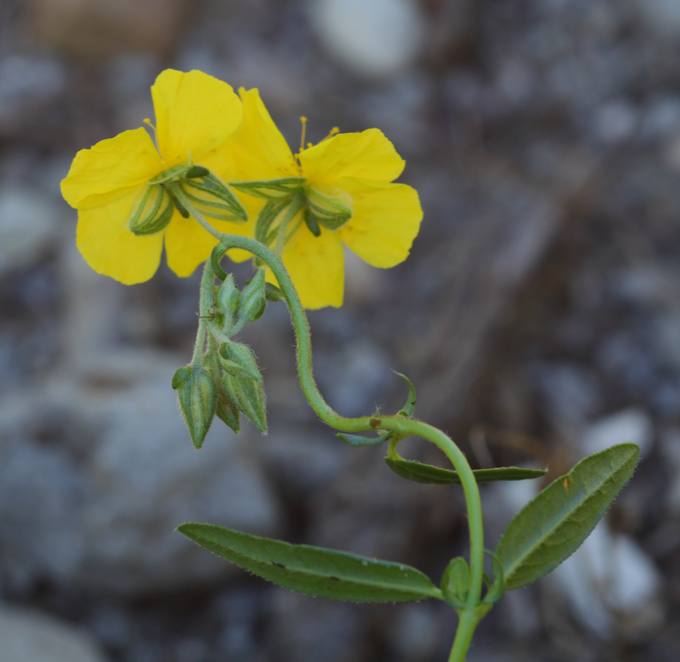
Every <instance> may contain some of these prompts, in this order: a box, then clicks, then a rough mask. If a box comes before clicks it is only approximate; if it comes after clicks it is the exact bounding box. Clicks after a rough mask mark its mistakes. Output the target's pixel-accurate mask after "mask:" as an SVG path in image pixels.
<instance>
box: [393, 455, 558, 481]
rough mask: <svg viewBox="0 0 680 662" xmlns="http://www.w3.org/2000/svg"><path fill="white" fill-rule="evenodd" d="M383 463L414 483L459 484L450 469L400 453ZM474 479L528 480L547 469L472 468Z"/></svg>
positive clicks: (545, 471) (540, 474)
mask: <svg viewBox="0 0 680 662" xmlns="http://www.w3.org/2000/svg"><path fill="white" fill-rule="evenodd" d="M385 464H387V466H388V467H389V468H390V469H392V471H394V473H395V474H397V475H398V476H401V478H406V479H407V480H412V481H414V482H416V483H426V484H430V485H451V484H454V483H455V484H460V476H459V475H458V473H457V472H456V471H453V470H452V469H444V468H443V467H436V466H434V465H432V464H426V463H425V462H418V461H416V460H406V459H404V458H403V457H401V456H400V455H397V454H396V453H393V454H391V455H388V456H387V457H386V458H385ZM472 473H473V474H474V475H475V480H476V481H477V482H478V483H489V482H493V481H501V480H530V479H534V478H541V477H542V476H544V475H545V474H546V473H547V469H526V468H524V467H492V468H489V469H473V471H472Z"/></svg>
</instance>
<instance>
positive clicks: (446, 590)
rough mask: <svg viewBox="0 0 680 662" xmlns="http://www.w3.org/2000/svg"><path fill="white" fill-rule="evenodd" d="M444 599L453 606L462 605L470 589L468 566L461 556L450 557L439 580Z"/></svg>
mask: <svg viewBox="0 0 680 662" xmlns="http://www.w3.org/2000/svg"><path fill="white" fill-rule="evenodd" d="M440 586H441V590H442V593H443V594H444V598H445V599H446V601H447V602H448V603H449V604H450V605H451V606H453V607H456V608H457V607H462V606H463V605H464V604H465V601H466V600H467V597H468V592H469V591H470V566H469V565H468V562H467V561H466V560H465V559H464V558H463V557H462V556H456V557H455V558H453V559H451V560H450V561H449V563H448V565H447V566H446V569H445V570H444V574H443V575H442V578H441V582H440Z"/></svg>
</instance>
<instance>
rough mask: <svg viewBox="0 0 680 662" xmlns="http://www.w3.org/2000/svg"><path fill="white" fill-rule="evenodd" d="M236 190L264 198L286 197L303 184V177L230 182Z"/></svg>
mask: <svg viewBox="0 0 680 662" xmlns="http://www.w3.org/2000/svg"><path fill="white" fill-rule="evenodd" d="M230 184H231V186H233V187H234V188H235V189H236V190H238V191H242V192H243V193H247V194H248V195H252V196H254V197H256V198H264V199H265V200H280V199H281V198H288V197H290V196H291V195H292V194H293V193H295V192H296V191H299V190H300V189H301V188H302V187H303V186H304V184H305V179H304V177H283V178H281V179H270V180H261V181H252V182H230Z"/></svg>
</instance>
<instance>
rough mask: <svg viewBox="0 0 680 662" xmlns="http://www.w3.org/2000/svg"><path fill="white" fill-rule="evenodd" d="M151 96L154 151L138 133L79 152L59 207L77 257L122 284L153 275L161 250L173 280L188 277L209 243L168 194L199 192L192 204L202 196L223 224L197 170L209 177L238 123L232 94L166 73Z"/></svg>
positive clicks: (197, 78) (199, 78) (189, 76)
mask: <svg viewBox="0 0 680 662" xmlns="http://www.w3.org/2000/svg"><path fill="white" fill-rule="evenodd" d="M151 96H152V99H153V105H154V111H155V115H156V125H155V136H156V145H154V143H153V141H152V139H151V137H150V135H149V133H148V132H147V131H146V130H145V129H143V128H138V129H133V130H130V131H123V132H122V133H119V134H118V135H117V136H115V137H113V138H109V139H107V140H102V141H101V142H98V143H97V144H96V145H94V146H93V147H91V148H89V149H82V150H80V151H79V152H78V153H77V154H76V156H75V158H74V160H73V163H72V165H71V169H70V170H69V172H68V175H67V176H66V177H65V178H64V179H63V180H62V182H61V192H62V195H63V196H64V198H65V200H66V201H67V202H68V203H69V204H70V205H71V206H72V207H74V208H76V209H77V210H78V229H77V245H78V249H79V250H80V252H81V253H82V255H83V257H84V258H85V260H86V261H87V263H88V264H89V265H90V266H91V267H92V269H94V270H95V271H96V272H98V273H100V274H104V275H106V276H110V277H111V278H115V279H116V280H118V281H120V282H122V283H125V284H127V285H130V284H133V283H140V282H142V281H145V280H148V279H149V278H151V276H153V274H154V273H155V272H156V269H157V268H158V265H159V263H160V257H161V251H162V249H163V243H165V251H166V255H167V260H168V265H169V266H170V268H171V269H172V270H173V271H174V272H175V273H176V274H177V275H178V276H188V275H190V274H191V273H192V272H193V271H194V269H195V268H196V267H197V266H198V264H200V263H201V262H202V261H204V260H205V259H206V258H207V256H208V255H209V253H210V250H211V249H212V247H213V246H214V245H215V243H216V241H215V239H214V238H213V237H212V236H211V235H210V234H208V232H207V231H206V230H205V229H203V228H202V227H201V226H200V225H199V224H198V223H197V222H196V221H195V220H194V219H192V218H187V217H185V215H186V209H184V208H183V206H182V204H181V202H180V201H179V200H178V199H177V197H176V196H174V195H173V186H175V187H176V186H178V185H179V183H181V184H182V187H184V188H183V189H182V190H183V191H185V192H193V193H198V197H194V198H192V200H196V201H198V202H197V205H198V204H202V203H206V200H205V198H206V196H207V197H208V199H209V201H208V202H207V204H208V205H209V206H210V208H211V209H212V210H213V211H214V212H215V213H214V214H212V216H213V218H218V219H223V220H224V219H227V218H229V216H230V210H229V205H228V204H222V202H223V201H222V202H221V201H220V200H219V199H218V198H215V196H214V195H212V191H213V189H214V190H217V191H218V194H223V195H225V196H227V197H228V196H230V194H225V193H224V187H223V186H222V188H221V189H220V188H219V186H221V185H220V184H219V182H215V180H214V177H212V175H211V174H210V173H208V172H207V170H205V168H209V169H210V170H211V171H212V166H213V163H212V160H213V159H214V158H215V153H216V152H215V150H216V149H217V148H218V147H220V145H222V144H223V143H224V142H225V141H226V140H227V138H228V137H229V136H230V135H231V134H232V133H233V132H234V130H235V129H236V128H237V127H238V125H239V124H240V122H241V118H242V109H241V102H240V100H239V98H238V97H237V96H236V94H235V93H234V91H233V90H232V88H231V86H229V85H227V84H226V83H224V82H222V81H219V80H217V79H216V78H213V77H212V76H208V75H207V74H204V73H203V72H200V71H190V72H188V73H184V72H180V71H175V70H172V69H166V70H165V71H163V72H161V74H160V75H159V76H158V77H157V78H156V81H155V82H154V84H153V85H152V87H151ZM193 165H197V166H203V167H200V168H195V167H194V168H192V166H193ZM192 177H193V179H191V178H192ZM185 185H186V186H185ZM191 187H194V188H191ZM196 187H198V188H196ZM211 187H212V188H211ZM216 187H217V188H216ZM208 189H210V191H211V193H206V191H207V190H208ZM174 190H175V191H177V188H175V189H174ZM220 192H221V193H220ZM232 197H233V196H232ZM234 201H235V199H234ZM226 202H229V200H227V201H226ZM235 204H236V205H238V203H235ZM230 209H231V212H233V211H234V207H233V206H232V207H231V208H230ZM225 210H226V211H225ZM180 212H182V213H180ZM241 212H242V210H241ZM206 214H208V213H207V212H206ZM208 215H210V214H208ZM232 215H233V214H232ZM229 227H230V226H229Z"/></svg>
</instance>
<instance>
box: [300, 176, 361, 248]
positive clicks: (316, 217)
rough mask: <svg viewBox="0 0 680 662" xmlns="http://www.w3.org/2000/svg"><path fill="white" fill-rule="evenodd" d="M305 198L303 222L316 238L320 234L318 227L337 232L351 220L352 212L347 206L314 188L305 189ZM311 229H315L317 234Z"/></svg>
mask: <svg viewBox="0 0 680 662" xmlns="http://www.w3.org/2000/svg"><path fill="white" fill-rule="evenodd" d="M305 198H306V209H305V221H306V223H307V227H309V229H310V231H311V232H312V233H313V234H314V235H315V236H317V237H318V236H319V234H320V233H321V232H320V230H318V228H319V226H320V225H321V226H323V227H324V228H327V229H328V230H337V229H338V228H341V227H342V226H343V225H344V224H345V223H347V221H349V219H350V218H352V210H351V209H350V208H349V207H348V206H347V205H345V204H343V203H342V202H341V201H340V200H338V199H337V198H334V197H332V196H329V195H326V194H324V193H321V192H320V191H317V190H316V189H314V188H311V187H309V188H306V189H305ZM312 227H315V228H316V229H317V232H315V231H314V230H313V229H312Z"/></svg>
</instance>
